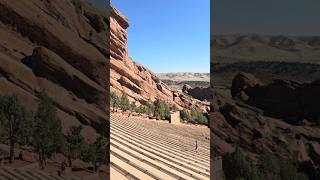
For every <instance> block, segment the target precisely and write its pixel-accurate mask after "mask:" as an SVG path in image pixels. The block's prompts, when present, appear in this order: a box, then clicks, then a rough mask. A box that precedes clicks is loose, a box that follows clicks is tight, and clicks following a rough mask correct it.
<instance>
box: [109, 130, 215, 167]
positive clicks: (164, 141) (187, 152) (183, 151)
mask: <svg viewBox="0 0 320 180" xmlns="http://www.w3.org/2000/svg"><path fill="white" fill-rule="evenodd" d="M113 127H115V128H117V129H119V130H121V131H123V132H124V131H125V132H126V133H128V134H135V135H137V136H139V137H143V138H144V139H145V140H148V141H152V140H154V141H153V142H157V143H158V144H161V145H163V144H165V145H166V149H167V148H168V149H169V148H173V149H175V150H176V149H180V150H181V151H180V153H181V154H185V155H188V156H189V155H191V156H192V157H193V159H197V160H199V161H204V162H207V163H209V162H210V158H209V154H208V155H207V156H205V157H203V155H201V154H200V153H197V152H196V151H195V150H194V149H193V148H190V147H186V146H183V143H181V145H180V146H176V145H174V144H172V143H171V142H170V140H171V139H170V138H169V137H157V136H154V135H153V134H152V132H144V131H141V130H137V129H134V128H131V127H128V126H124V125H121V124H111V127H110V128H113ZM168 149H167V150H168Z"/></svg>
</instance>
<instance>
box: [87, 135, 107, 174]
mask: <svg viewBox="0 0 320 180" xmlns="http://www.w3.org/2000/svg"><path fill="white" fill-rule="evenodd" d="M81 159H82V160H83V161H84V162H88V163H89V162H91V163H92V165H93V167H94V171H97V170H98V167H99V166H100V165H102V164H108V163H109V144H108V145H107V143H106V140H105V138H104V137H103V136H99V137H98V138H97V139H96V141H95V142H94V143H93V144H90V145H87V147H86V148H84V151H83V152H82V158H81Z"/></svg>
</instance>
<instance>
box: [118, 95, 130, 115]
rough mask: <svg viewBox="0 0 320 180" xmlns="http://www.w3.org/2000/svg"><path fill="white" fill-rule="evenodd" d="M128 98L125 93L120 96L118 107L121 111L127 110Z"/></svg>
mask: <svg viewBox="0 0 320 180" xmlns="http://www.w3.org/2000/svg"><path fill="white" fill-rule="evenodd" d="M129 105H130V102H129V99H128V95H127V94H126V93H123V94H122V96H121V97H120V108H121V110H122V111H123V112H126V111H127V110H129Z"/></svg>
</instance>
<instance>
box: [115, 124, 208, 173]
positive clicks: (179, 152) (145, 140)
mask: <svg viewBox="0 0 320 180" xmlns="http://www.w3.org/2000/svg"><path fill="white" fill-rule="evenodd" d="M110 129H111V132H112V131H113V130H114V131H117V132H122V133H123V134H124V136H127V137H128V136H129V137H135V139H136V140H139V142H141V143H142V144H144V145H147V144H152V147H155V148H157V149H161V150H162V151H164V152H169V153H172V154H174V155H175V156H178V157H181V158H183V159H188V160H189V161H191V162H195V163H197V164H201V165H203V166H205V167H208V166H209V164H210V161H209V160H204V159H203V158H198V157H197V154H196V153H195V154H189V153H186V152H184V149H181V148H177V147H172V146H170V144H167V143H166V141H161V140H158V139H154V138H150V135H145V134H141V133H139V132H134V130H132V131H129V132H127V131H124V130H123V129H125V127H121V126H119V127H117V126H111V127H110ZM131 139H132V138H131ZM188 157H189V158H188Z"/></svg>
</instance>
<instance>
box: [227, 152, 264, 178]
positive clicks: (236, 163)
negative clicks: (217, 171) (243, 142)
mask: <svg viewBox="0 0 320 180" xmlns="http://www.w3.org/2000/svg"><path fill="white" fill-rule="evenodd" d="M223 171H224V173H225V176H226V180H234V179H245V180H261V179H263V177H262V176H261V174H260V172H259V170H258V169H257V168H256V167H255V166H254V165H253V164H252V163H251V162H250V161H249V160H248V158H247V156H246V154H245V153H244V152H243V151H242V150H241V149H240V148H238V147H237V148H236V150H235V151H234V152H232V153H229V154H226V155H225V156H223Z"/></svg>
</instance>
